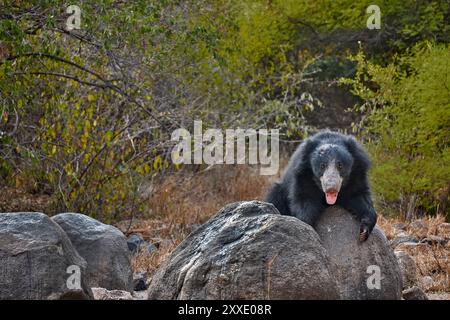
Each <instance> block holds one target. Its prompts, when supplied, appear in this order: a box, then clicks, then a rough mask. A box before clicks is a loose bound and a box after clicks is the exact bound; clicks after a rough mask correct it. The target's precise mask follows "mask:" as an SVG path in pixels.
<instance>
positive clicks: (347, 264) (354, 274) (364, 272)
mask: <svg viewBox="0 0 450 320" xmlns="http://www.w3.org/2000/svg"><path fill="white" fill-rule="evenodd" d="M359 226H360V223H359V221H357V220H356V219H355V218H354V217H353V216H352V215H351V214H349V213H348V212H346V211H345V210H343V209H341V208H339V207H338V206H333V207H330V208H328V209H327V210H326V211H325V212H324V213H323V214H322V216H321V218H320V219H319V221H318V222H317V226H316V230H317V233H318V234H319V236H320V238H321V239H322V243H323V245H324V247H325V249H326V250H327V251H328V254H329V257H330V259H331V262H332V264H333V265H334V268H333V270H334V272H333V273H334V274H335V276H336V278H337V282H338V285H339V289H340V293H341V296H342V298H343V299H352V300H353V299H390V300H392V299H401V294H402V279H401V271H400V267H399V265H398V262H397V259H396V257H395V254H394V252H393V250H392V249H391V247H390V246H389V243H388V241H387V239H386V237H385V235H384V234H383V232H382V231H381V229H379V228H378V227H375V228H374V230H373V231H372V233H371V234H370V236H369V238H368V239H367V241H365V242H363V243H361V242H359V241H358V235H359ZM378 268H379V269H378ZM377 269H378V270H379V271H380V272H381V275H380V276H381V277H380V281H379V284H380V287H379V289H377V287H376V286H375V287H372V286H370V288H369V285H368V284H369V283H370V284H372V283H373V284H375V285H377V282H376V281H374V279H376V274H377V273H376V272H377V271H376V270H377ZM372 281H374V282H372Z"/></svg>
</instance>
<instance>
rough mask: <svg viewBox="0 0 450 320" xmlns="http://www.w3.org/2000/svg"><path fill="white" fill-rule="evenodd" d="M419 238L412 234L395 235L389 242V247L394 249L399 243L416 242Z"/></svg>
mask: <svg viewBox="0 0 450 320" xmlns="http://www.w3.org/2000/svg"><path fill="white" fill-rule="evenodd" d="M418 242H419V240H418V239H417V238H416V237H414V236H412V235H399V236H397V237H395V238H394V239H393V240H392V241H391V242H390V244H391V248H392V249H395V248H396V247H397V246H398V245H400V244H401V243H418Z"/></svg>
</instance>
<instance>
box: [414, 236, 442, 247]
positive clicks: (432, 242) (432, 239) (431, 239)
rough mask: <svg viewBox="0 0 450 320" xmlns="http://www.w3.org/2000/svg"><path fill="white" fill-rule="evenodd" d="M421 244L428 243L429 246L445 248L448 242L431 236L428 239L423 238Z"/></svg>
mask: <svg viewBox="0 0 450 320" xmlns="http://www.w3.org/2000/svg"><path fill="white" fill-rule="evenodd" d="M420 242H422V243H427V244H429V245H441V246H445V245H446V244H447V242H448V240H447V239H445V238H442V237H439V236H434V235H429V236H428V237H426V238H423V239H422V240H421V241H420Z"/></svg>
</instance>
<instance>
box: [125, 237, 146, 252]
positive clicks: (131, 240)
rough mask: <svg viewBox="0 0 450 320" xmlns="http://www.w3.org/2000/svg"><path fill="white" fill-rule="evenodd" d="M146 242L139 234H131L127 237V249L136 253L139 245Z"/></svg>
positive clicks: (143, 244)
mask: <svg viewBox="0 0 450 320" xmlns="http://www.w3.org/2000/svg"><path fill="white" fill-rule="evenodd" d="M146 244H147V243H146V242H145V241H144V239H143V238H142V236H141V235H140V234H136V233H134V234H131V235H130V236H129V237H128V239H127V245H128V249H130V251H131V252H132V253H137V252H138V251H139V249H140V248H141V246H145V245H146Z"/></svg>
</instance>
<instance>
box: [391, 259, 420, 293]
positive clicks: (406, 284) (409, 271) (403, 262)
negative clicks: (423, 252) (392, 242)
mask: <svg viewBox="0 0 450 320" xmlns="http://www.w3.org/2000/svg"><path fill="white" fill-rule="evenodd" d="M395 255H396V257H397V260H398V263H399V266H400V271H401V272H402V283H403V289H407V288H410V287H413V286H415V285H416V284H417V270H416V263H415V261H414V259H413V258H411V256H410V255H409V254H407V253H406V252H404V251H395Z"/></svg>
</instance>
